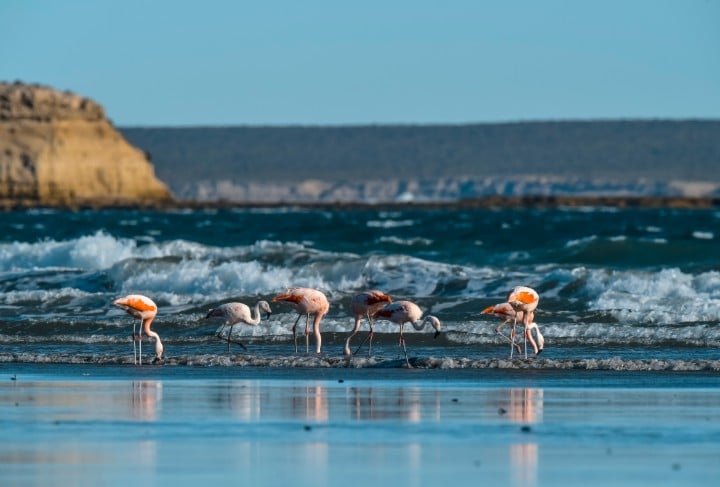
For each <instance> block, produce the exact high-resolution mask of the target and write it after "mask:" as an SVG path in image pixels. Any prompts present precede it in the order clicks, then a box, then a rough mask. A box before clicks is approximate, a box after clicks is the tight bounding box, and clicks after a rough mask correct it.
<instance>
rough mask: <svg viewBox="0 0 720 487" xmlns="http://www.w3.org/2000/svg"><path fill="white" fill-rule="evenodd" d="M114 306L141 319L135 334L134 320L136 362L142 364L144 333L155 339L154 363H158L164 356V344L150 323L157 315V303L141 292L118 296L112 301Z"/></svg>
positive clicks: (134, 355)
mask: <svg viewBox="0 0 720 487" xmlns="http://www.w3.org/2000/svg"><path fill="white" fill-rule="evenodd" d="M112 304H113V305H114V306H117V307H118V308H120V309H123V310H125V311H126V312H127V313H128V314H129V315H130V316H132V317H133V318H137V319H139V320H140V330H139V333H138V334H137V335H136V334H135V322H134V321H133V334H132V337H133V359H134V363H135V364H140V365H142V334H143V332H145V334H146V335H147V336H149V337H152V338H154V339H155V358H154V359H153V362H152V363H157V362H159V361H160V360H162V358H163V344H162V342H161V341H160V335H158V334H157V333H155V332H154V331H152V330H151V329H150V323H152V320H153V319H154V318H155V316H156V315H157V311H158V308H157V305H156V304H155V303H154V302H153V300H152V299H150V298H148V297H147V296H143V295H141V294H130V295H128V296H125V297H124V298H118V299H116V300H115V301H113V302H112ZM136 341H137V342H138V344H139V349H140V353H139V354H138V349H137V347H136V346H135V342H136Z"/></svg>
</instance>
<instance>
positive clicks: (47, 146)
mask: <svg viewBox="0 0 720 487" xmlns="http://www.w3.org/2000/svg"><path fill="white" fill-rule="evenodd" d="M171 200H172V196H171V194H170V192H169V191H168V189H167V187H166V186H165V185H164V184H163V183H162V182H161V181H159V180H158V179H157V178H156V177H155V172H154V169H153V166H152V165H151V164H150V162H149V159H148V157H147V155H146V154H145V153H144V152H142V151H141V150H139V149H137V148H135V147H133V146H131V145H130V144H129V143H128V142H127V141H126V140H125V138H124V137H123V136H122V135H121V134H120V133H119V132H118V131H117V130H115V128H114V127H113V126H112V124H111V123H110V121H109V120H108V119H107V118H106V117H105V113H104V111H103V109H102V107H101V106H100V105H98V104H97V103H95V102H94V101H92V100H89V99H87V98H84V97H82V96H79V95H75V94H73V93H69V92H59V91H56V90H53V89H51V88H48V87H43V86H39V85H27V84H22V83H0V201H2V202H5V203H6V204H33V203H37V204H42V205H51V206H52V205H58V206H60V205H71V206H72V205H84V204H88V205H95V206H106V205H151V204H157V203H164V202H169V201H171Z"/></svg>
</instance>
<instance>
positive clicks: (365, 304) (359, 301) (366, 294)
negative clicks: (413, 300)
mask: <svg viewBox="0 0 720 487" xmlns="http://www.w3.org/2000/svg"><path fill="white" fill-rule="evenodd" d="M387 303H392V299H391V298H390V296H388V295H387V294H385V293H383V292H381V291H376V290H372V291H363V292H361V293H360V294H356V295H355V296H354V297H353V298H352V301H351V302H350V310H351V311H352V314H353V316H355V328H353V331H352V333H351V334H350V336H349V337H348V339H347V341H346V342H345V355H348V356H350V355H352V353H351V352H350V339H351V338H352V337H353V336H355V334H356V333H357V332H358V331H360V323H361V322H362V319H363V318H364V317H367V319H368V323H370V333H369V334H368V336H367V337H365V340H364V341H363V342H362V343H361V344H360V346H359V347H358V348H357V350H355V354H357V353H358V351H360V349H361V348H362V346H363V345H364V344H365V342H366V341H367V340H368V338H369V339H370V345H369V346H368V356H369V355H370V354H371V353H372V339H373V335H374V333H373V322H372V317H373V315H374V314H375V313H377V312H378V311H379V310H380V309H382V307H383V306H385V305H386V304H387Z"/></svg>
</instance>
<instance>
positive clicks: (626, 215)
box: [0, 207, 720, 486]
mask: <svg viewBox="0 0 720 487" xmlns="http://www.w3.org/2000/svg"><path fill="white" fill-rule="evenodd" d="M718 238H720V212H718V211H712V210H702V211H699V210H671V209H616V208H590V207H588V208H558V209H545V210H542V209H512V210H511V209H502V210H459V209H438V210H418V209H412V208H408V209H406V210H392V211H386V210H382V209H377V210H371V209H365V210H334V211H330V210H309V209H299V208H293V207H287V208H273V209H264V208H257V209H236V210H232V209H223V210H177V211H140V210H103V211H74V212H72V211H59V210H28V211H15V212H6V213H3V214H1V215H0V418H1V419H0V429H2V431H3V440H2V442H0V482H1V483H2V484H3V485H13V486H25V485H28V486H29V485H48V484H50V485H53V484H57V485H61V484H62V485H93V486H95V485H110V486H120V485H129V484H134V483H139V484H140V485H170V484H172V485H195V484H197V483H198V482H201V483H202V482H207V481H211V482H222V483H231V484H234V483H249V484H251V485H288V484H293V485H313V486H317V485H337V484H339V483H343V484H350V485H367V484H368V483H369V482H375V483H382V484H399V485H435V484H437V483H439V482H447V481H453V482H455V483H458V484H461V485H477V484H478V483H483V482H484V483H486V484H489V485H524V486H536V485H578V484H579V483H582V484H586V485H633V486H635V485H647V484H650V483H652V484H653V485H688V484H690V483H695V482H703V483H710V484H712V483H713V482H715V480H716V479H717V478H718V474H720V467H719V466H718V462H717V458H718V457H720V426H718V425H720V416H718V414H719V411H720V348H719V347H720V245H718ZM517 285H526V286H531V287H533V288H534V289H536V290H537V291H538V292H539V294H540V304H539V307H538V310H537V312H536V318H535V321H536V322H537V323H538V326H539V327H540V329H541V331H542V333H543V335H544V337H545V349H544V351H543V353H542V354H541V355H539V356H537V357H535V356H533V354H530V356H529V358H528V359H525V358H523V357H522V356H520V357H518V355H517V354H515V357H514V358H513V359H512V360H510V359H509V351H510V350H509V345H508V343H507V342H505V341H503V340H502V338H501V337H499V336H498V335H496V334H495V332H494V329H495V327H496V326H497V325H498V324H499V321H498V320H497V318H494V317H492V316H488V315H481V314H480V311H481V310H482V309H484V308H485V307H486V306H488V305H490V304H494V303H498V302H501V301H503V300H504V298H505V296H506V294H507V292H508V291H509V290H510V289H511V288H512V287H514V286H517ZM289 286H307V287H314V288H317V289H320V290H322V291H323V292H325V294H326V295H327V296H328V299H329V301H330V312H329V313H328V315H327V316H326V317H325V319H324V320H323V322H322V325H321V330H322V332H323V352H322V353H321V354H319V355H316V354H314V353H311V354H306V353H305V352H304V346H303V347H301V351H300V352H299V353H295V352H294V347H293V337H292V333H291V331H290V328H291V326H292V323H293V322H294V321H295V318H296V314H295V312H293V311H292V310H290V309H289V308H287V307H284V306H283V305H282V304H280V303H272V306H273V313H272V315H271V317H270V319H269V320H263V322H262V323H261V324H260V325H259V326H257V327H249V326H243V325H237V326H235V328H234V333H233V337H232V338H233V341H241V342H242V343H244V344H245V345H246V346H247V350H243V349H241V348H240V347H239V345H235V344H233V345H232V348H231V352H230V353H228V351H227V342H226V341H225V333H226V330H225V329H224V328H223V327H221V326H219V325H218V323H212V322H208V321H206V320H205V319H204V316H205V314H206V312H207V310H208V308H211V307H213V306H216V305H218V304H220V303H223V302H228V301H241V302H244V303H246V304H253V303H254V302H256V301H257V300H258V299H266V300H269V299H270V298H272V296H274V295H276V294H278V293H280V292H282V291H284V290H285V289H286V288H287V287H289ZM372 288H376V289H381V290H383V291H385V292H387V293H388V294H390V295H391V296H392V297H393V298H394V299H396V300H398V299H409V300H412V301H415V302H416V303H417V304H419V305H420V306H421V308H423V310H425V312H426V313H431V314H433V315H435V316H437V317H438V318H439V319H440V320H441V321H442V324H443V333H442V334H441V335H440V337H439V338H437V339H433V333H432V332H431V331H430V330H425V331H420V332H418V331H414V330H413V329H412V328H411V327H406V329H405V333H406V341H407V348H408V353H409V355H410V356H411V363H412V365H413V368H411V369H408V368H405V367H404V366H403V364H404V360H403V359H402V351H401V349H400V347H399V346H398V327H397V325H394V324H392V323H389V322H384V321H378V322H377V323H376V326H375V330H376V336H375V340H374V343H373V353H372V355H371V356H368V354H367V351H366V350H367V349H366V348H365V349H363V350H362V351H361V352H360V353H358V354H357V355H356V356H355V357H353V358H352V359H349V358H345V357H343V354H342V351H343V347H344V342H345V338H346V337H347V335H348V332H349V330H350V329H351V328H352V325H353V318H352V317H351V316H350V314H349V301H350V298H351V297H352V295H354V294H355V293H357V292H359V291H362V290H366V289H372ZM130 293H140V294H145V295H147V296H149V297H151V298H152V299H153V300H154V301H155V302H156V303H157V304H158V306H159V314H158V317H157V318H156V319H155V321H154V322H153V329H154V330H155V331H156V332H157V333H159V334H160V336H161V337H162V340H163V344H164V347H165V354H166V358H165V361H164V362H163V363H162V364H160V365H151V364H150V358H151V357H150V351H151V350H152V348H153V347H152V344H151V343H150V342H149V341H148V339H147V338H146V339H145V343H144V346H143V350H144V353H145V355H144V364H143V365H140V366H136V365H133V346H132V339H131V332H132V327H133V320H132V318H131V317H130V316H128V315H126V314H124V313H123V312H122V311H120V310H118V309H115V308H113V307H111V305H110V303H111V301H112V300H113V299H115V298H117V297H120V296H124V295H126V294H130ZM365 330H367V328H364V329H363V332H364V331H365ZM356 341H357V344H358V345H359V342H360V341H361V338H357V337H356ZM311 344H312V338H311ZM311 348H312V347H311ZM353 348H354V347H353Z"/></svg>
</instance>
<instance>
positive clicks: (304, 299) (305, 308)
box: [272, 287, 330, 353]
mask: <svg viewBox="0 0 720 487" xmlns="http://www.w3.org/2000/svg"><path fill="white" fill-rule="evenodd" d="M272 300H273V302H276V301H282V302H285V303H288V304H289V305H291V306H292V307H293V308H295V310H296V311H297V312H298V317H297V319H296V320H295V324H293V327H292V332H293V338H294V339H295V353H297V334H296V333H295V329H296V328H297V324H298V322H299V321H300V318H301V317H302V316H303V315H305V351H306V353H310V337H309V335H310V332H309V331H308V322H309V321H310V315H311V314H314V315H315V320H314V321H313V333H314V334H315V347H316V350H315V351H316V352H317V353H320V349H321V348H322V336H321V335H320V321H322V319H323V316H325V315H326V314H327V312H328V310H329V309H330V303H328V300H327V298H326V297H325V295H324V294H323V293H321V292H320V291H318V290H317V289H311V288H307V287H291V288H290V289H288V290H287V292H285V293H283V294H279V295H277V296H275V297H274V298H273V299H272Z"/></svg>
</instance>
